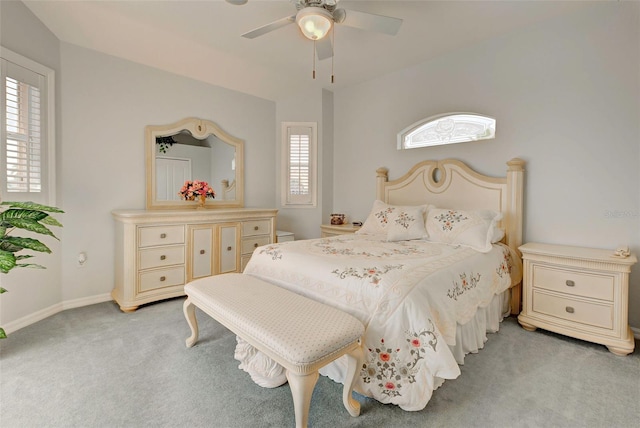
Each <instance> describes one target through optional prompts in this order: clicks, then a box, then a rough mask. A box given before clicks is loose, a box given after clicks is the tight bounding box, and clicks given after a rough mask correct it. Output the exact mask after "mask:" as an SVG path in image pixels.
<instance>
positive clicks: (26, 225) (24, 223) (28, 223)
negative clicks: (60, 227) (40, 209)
mask: <svg viewBox="0 0 640 428" xmlns="http://www.w3.org/2000/svg"><path fill="white" fill-rule="evenodd" d="M5 222H6V223H9V224H10V225H11V226H13V227H17V228H20V229H25V230H28V231H30V232H35V233H40V234H42V235H49V236H53V237H54V238H56V239H58V238H57V237H56V235H54V234H53V232H51V231H50V230H49V229H48V228H47V227H45V226H43V225H41V224H40V223H38V222H37V221H33V220H31V219H26V218H8V219H5Z"/></svg>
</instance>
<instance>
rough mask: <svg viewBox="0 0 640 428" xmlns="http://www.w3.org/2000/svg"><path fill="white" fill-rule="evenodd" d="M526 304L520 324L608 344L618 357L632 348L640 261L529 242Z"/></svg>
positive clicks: (525, 256)
mask: <svg viewBox="0 0 640 428" xmlns="http://www.w3.org/2000/svg"><path fill="white" fill-rule="evenodd" d="M519 249H520V251H521V252H522V258H523V261H524V277H523V302H522V306H523V308H522V312H521V313H520V315H519V316H518V322H519V323H520V325H522V327H524V328H525V329H526V330H529V331H533V330H535V329H536V328H538V327H539V328H543V329H545V330H549V331H553V332H556V333H560V334H564V335H567V336H571V337H575V338H578V339H582V340H587V341H590V342H595V343H600V344H602V345H605V346H607V348H608V349H609V351H611V352H613V353H614V354H616V355H627V354H630V353H631V352H633V349H634V346H635V343H634V338H633V334H632V332H631V328H630V327H629V323H628V315H629V300H628V293H629V273H630V271H631V266H633V265H634V264H635V263H636V262H637V259H636V257H635V256H634V255H633V254H631V255H630V256H628V257H624V258H623V257H616V256H614V255H613V250H611V251H610V250H601V249H594V248H582V247H569V246H563V245H551V244H539V243H527V244H525V245H523V246H521V247H520V248H519Z"/></svg>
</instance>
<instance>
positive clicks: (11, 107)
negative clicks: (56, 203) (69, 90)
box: [2, 59, 46, 202]
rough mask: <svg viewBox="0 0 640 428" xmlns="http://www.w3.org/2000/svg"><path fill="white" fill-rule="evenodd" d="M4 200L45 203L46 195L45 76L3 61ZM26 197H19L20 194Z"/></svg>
mask: <svg viewBox="0 0 640 428" xmlns="http://www.w3.org/2000/svg"><path fill="white" fill-rule="evenodd" d="M2 81H3V82H2V84H3V91H2V98H3V101H4V102H3V110H4V111H3V113H4V114H3V115H2V118H3V123H2V127H3V131H4V132H3V141H2V143H3V144H2V151H3V152H4V153H2V154H3V156H2V161H3V162H2V175H3V178H4V180H3V182H4V183H5V184H4V189H2V190H3V192H2V193H4V194H5V197H10V198H12V199H29V200H33V201H36V202H46V198H44V197H43V196H41V195H42V193H43V185H44V183H43V177H44V174H43V172H44V171H43V166H44V165H45V162H44V156H45V153H44V150H43V143H44V141H43V129H44V126H43V125H44V123H43V121H44V119H43V118H44V114H43V113H44V112H43V105H44V103H43V101H44V100H43V98H44V96H45V95H46V90H45V82H46V79H45V77H44V76H42V75H40V74H38V73H36V72H34V71H32V70H29V69H27V68H25V67H22V66H20V65H18V64H15V63H13V62H10V61H7V60H5V59H2ZM21 193H22V194H26V195H24V197H16V196H19V194H21Z"/></svg>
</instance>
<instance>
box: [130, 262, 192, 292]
mask: <svg viewBox="0 0 640 428" xmlns="http://www.w3.org/2000/svg"><path fill="white" fill-rule="evenodd" d="M183 284H184V266H177V267H173V268H169V269H155V270H152V271H147V272H144V273H141V274H140V278H139V281H138V293H144V292H145V291H152V290H157V289H159V288H165V287H172V286H175V285H183Z"/></svg>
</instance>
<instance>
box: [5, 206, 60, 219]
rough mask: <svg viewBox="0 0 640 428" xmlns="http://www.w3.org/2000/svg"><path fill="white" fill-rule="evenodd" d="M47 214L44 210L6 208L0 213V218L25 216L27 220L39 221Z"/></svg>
mask: <svg viewBox="0 0 640 428" xmlns="http://www.w3.org/2000/svg"><path fill="white" fill-rule="evenodd" d="M48 215H49V214H47V213H45V212H44V211H34V210H23V209H13V208H11V209H8V210H6V211H3V212H1V213H0V220H5V221H6V220H8V219H14V218H25V219H29V220H35V221H40V220H42V219H43V218H45V217H47V216H48Z"/></svg>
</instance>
